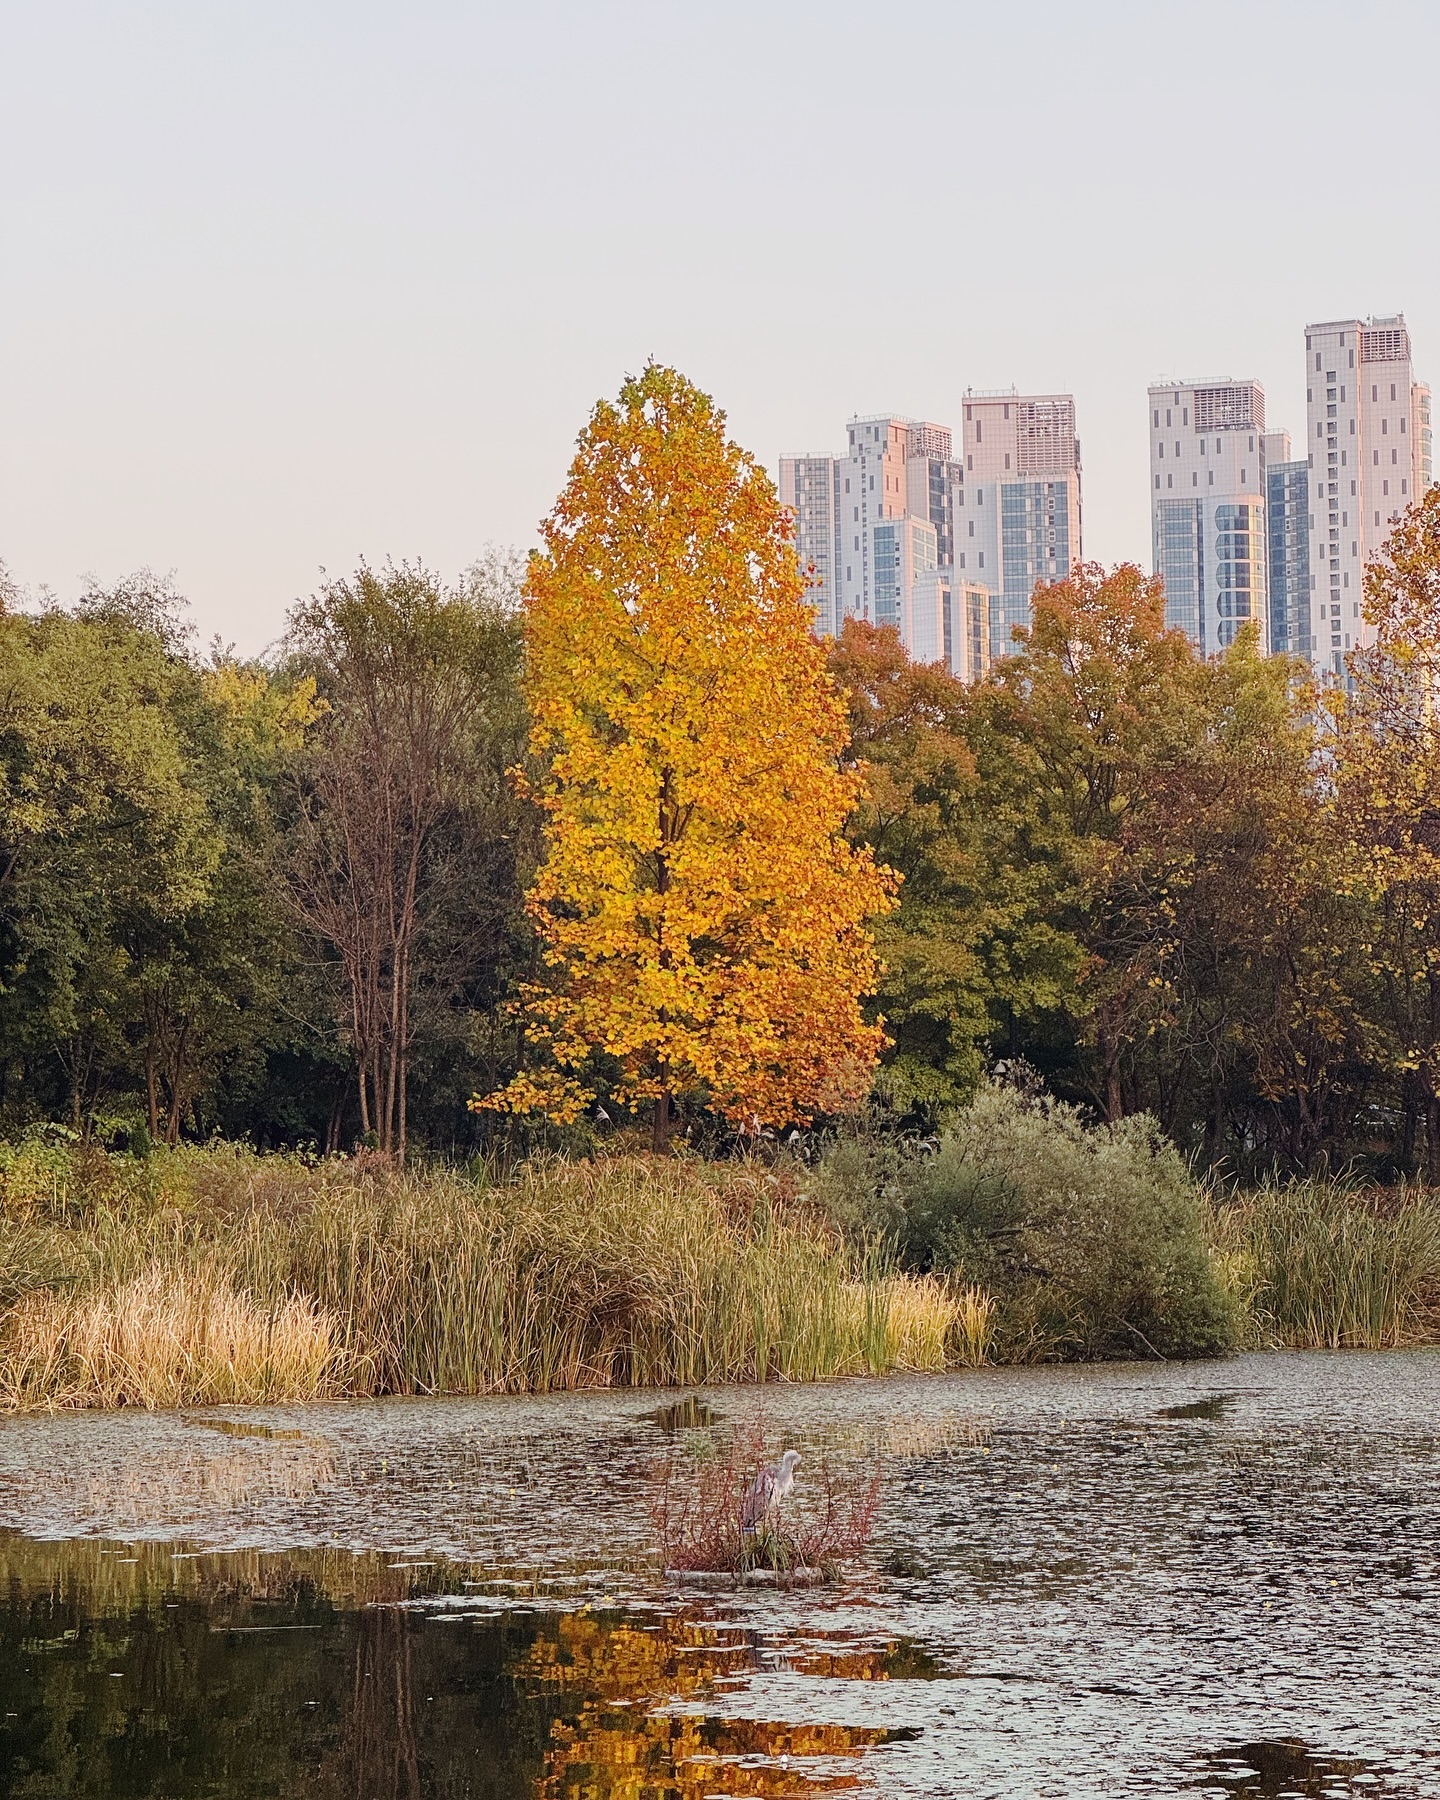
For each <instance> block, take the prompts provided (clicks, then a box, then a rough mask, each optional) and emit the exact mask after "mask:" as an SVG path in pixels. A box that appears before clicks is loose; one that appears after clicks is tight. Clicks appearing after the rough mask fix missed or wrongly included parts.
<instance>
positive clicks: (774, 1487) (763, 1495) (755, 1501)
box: [740, 1450, 800, 1531]
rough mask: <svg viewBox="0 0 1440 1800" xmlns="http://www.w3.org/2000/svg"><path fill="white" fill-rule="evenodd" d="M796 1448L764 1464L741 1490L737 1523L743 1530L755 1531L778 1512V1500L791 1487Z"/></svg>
mask: <svg viewBox="0 0 1440 1800" xmlns="http://www.w3.org/2000/svg"><path fill="white" fill-rule="evenodd" d="M799 1460H800V1452H799V1451H798V1450H787V1451H786V1452H785V1454H784V1455H783V1456H782V1457H781V1458H780V1460H779V1462H777V1463H767V1464H766V1465H765V1467H764V1468H763V1469H762V1470H761V1471H760V1473H759V1474H758V1475H757V1476H756V1477H755V1479H754V1480H753V1481H752V1482H751V1483H750V1486H749V1487H748V1488H747V1489H746V1491H745V1499H744V1502H743V1503H742V1505H741V1507H740V1523H741V1525H742V1526H743V1527H744V1528H745V1530H746V1531H757V1530H758V1529H759V1528H760V1526H762V1525H765V1524H769V1523H772V1522H773V1521H774V1519H775V1517H776V1515H777V1514H778V1513H779V1511H780V1502H781V1501H782V1500H784V1499H787V1498H788V1497H789V1494H790V1491H791V1489H792V1488H793V1487H794V1486H795V1465H796V1463H798V1462H799Z"/></svg>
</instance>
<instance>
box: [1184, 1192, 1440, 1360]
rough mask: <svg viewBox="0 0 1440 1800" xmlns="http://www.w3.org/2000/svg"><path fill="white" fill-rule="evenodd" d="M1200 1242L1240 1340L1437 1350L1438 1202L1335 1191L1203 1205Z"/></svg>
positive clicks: (1431, 1195)
mask: <svg viewBox="0 0 1440 1800" xmlns="http://www.w3.org/2000/svg"><path fill="white" fill-rule="evenodd" d="M1208 1236H1209V1238H1210V1242H1211V1246H1212V1251H1213V1254H1214V1256H1215V1258H1216V1263H1217V1266H1218V1268H1219V1269H1220V1271H1221V1274H1222V1279H1224V1281H1225V1282H1226V1284H1227V1285H1228V1286H1229V1287H1230V1289H1231V1291H1232V1292H1233V1293H1234V1295H1235V1297H1236V1299H1237V1301H1238V1303H1239V1315H1240V1318H1241V1321H1242V1333H1243V1339H1244V1341H1246V1342H1248V1343H1250V1344H1254V1345H1284V1346H1287V1347H1289V1348H1292V1349H1331V1350H1340V1349H1367V1350H1390V1349H1399V1348H1403V1347H1405V1346H1416V1345H1423V1344H1436V1343H1440V1194H1437V1193H1436V1192H1434V1191H1433V1190H1427V1189H1421V1188H1398V1189H1381V1188H1365V1187H1359V1186H1355V1185H1352V1184H1349V1183H1344V1182H1336V1181H1305V1182H1296V1183H1294V1184H1293V1185H1289V1186H1284V1187H1280V1186H1268V1187H1263V1188H1260V1189H1258V1190H1257V1191H1255V1192H1253V1193H1249V1194H1242V1195H1237V1196H1235V1197H1233V1198H1230V1199H1226V1200H1222V1201H1218V1202H1216V1203H1214V1204H1212V1206H1211V1208H1210V1210H1209V1219H1208Z"/></svg>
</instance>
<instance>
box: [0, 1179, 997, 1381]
mask: <svg viewBox="0 0 1440 1800" xmlns="http://www.w3.org/2000/svg"><path fill="white" fill-rule="evenodd" d="M0 1182H3V1190H4V1206H3V1214H0V1311H3V1324H0V1405H3V1406H6V1407H10V1408H26V1407H44V1406H119V1405H133V1404H138V1405H147V1406H172V1405H186V1404H203V1403H207V1402H208V1403H215V1402H224V1401H241V1402H244V1401H264V1400H279V1399H289V1398H312V1397H319V1396H323V1395H378V1394H430V1393H466V1394H474V1393H491V1392H537V1391H538V1392H544V1391H549V1390H553V1389H559V1388H580V1387H603V1386H611V1385H624V1384H636V1385H640V1384H657V1385H659V1384H677V1383H685V1384H689V1383H700V1382H721V1381H750V1380H756V1381H758V1380H770V1379H783V1380H809V1379H815V1378H818V1377H823V1376H830V1375H840V1374H849V1373H862V1372H882V1371H885V1370H889V1369H895V1368H939V1367H943V1366H945V1364H946V1362H947V1361H949V1360H964V1359H966V1358H969V1359H972V1360H973V1359H974V1358H975V1357H976V1356H977V1355H979V1354H983V1349H984V1336H985V1331H986V1318H987V1315H986V1309H985V1307H984V1305H983V1302H977V1301H976V1300H975V1299H974V1297H969V1298H968V1299H967V1297H966V1296H965V1295H963V1294H957V1293H956V1292H955V1291H954V1290H953V1288H952V1287H951V1286H950V1285H948V1284H945V1283H942V1282H939V1281H934V1280H925V1279H920V1278H916V1277H911V1276H904V1275H898V1274H894V1273H891V1272H889V1271H888V1270H887V1269H886V1268H885V1267H884V1266H882V1265H881V1263H880V1262H879V1261H878V1260H877V1259H876V1258H874V1257H873V1256H870V1255H867V1254H865V1253H862V1252H858V1251H856V1250H855V1249H854V1248H853V1247H847V1245H846V1244H845V1242H844V1241H843V1239H842V1238H841V1237H840V1235H839V1234H838V1233H836V1232H835V1231H833V1230H832V1229H831V1228H829V1227H828V1226H827V1225H825V1224H824V1223H823V1222H821V1221H820V1220H819V1219H818V1218H817V1217H816V1216H815V1215H814V1214H813V1213H812V1212H810V1211H807V1210H806V1209H805V1208H803V1207H802V1206H800V1205H799V1204H797V1203H796V1202H795V1200H794V1198H793V1194H792V1193H791V1192H790V1191H789V1189H788V1188H787V1184H786V1182H785V1181H784V1179H783V1178H781V1177H778V1176H776V1175H774V1174H769V1173H766V1172H764V1171H756V1170H753V1169H748V1168H745V1167H735V1166H732V1167H723V1168H713V1167H706V1166H703V1165H700V1164H696V1163H693V1162H687V1161H680V1160H676V1161H672V1162H661V1163H657V1162H653V1161H651V1160H649V1159H645V1158H628V1159H620V1158H617V1159H614V1160H610V1161H600V1162H593V1163H581V1162H575V1163H567V1162H561V1161H555V1162H545V1163H540V1164H536V1165H532V1166H530V1167H528V1168H526V1169H525V1170H523V1171H522V1172H521V1173H520V1174H519V1175H518V1177H516V1178H515V1179H514V1180H513V1181H510V1182H507V1183H504V1184H501V1185H490V1184H487V1183H485V1182H483V1181H476V1180H470V1179H467V1178H465V1177H462V1176H460V1175H457V1174H454V1173H450V1172H444V1171H433V1172H420V1173H414V1174H409V1175H406V1176H403V1177H402V1176H398V1175H396V1174H394V1173H392V1172H390V1171H388V1170H386V1169H384V1168H380V1167H376V1166H373V1165H372V1166H369V1167H367V1166H366V1165H365V1164H364V1163H363V1162H362V1163H354V1162H347V1161H332V1162H327V1163H319V1164H313V1163H307V1162H305V1161H302V1160H300V1159H298V1158H289V1157H278V1156H277V1157H263V1158H262V1157H257V1156H254V1155H252V1154H250V1153H249V1152H246V1151H244V1150H240V1149H234V1148H220V1149H213V1150H181V1151H178V1152H174V1153H170V1154H161V1155H157V1156H155V1157H153V1158H150V1159H148V1160H146V1161H143V1162H139V1161H133V1160H131V1159H129V1158H126V1157H107V1156H104V1155H101V1154H99V1153H78V1154H77V1153H72V1152H70V1151H68V1150H48V1149H44V1148H42V1147H40V1146H29V1147H26V1148H25V1150H23V1151H22V1152H12V1153H10V1155H9V1157H8V1162H7V1163H6V1164H5V1165H4V1166H0Z"/></svg>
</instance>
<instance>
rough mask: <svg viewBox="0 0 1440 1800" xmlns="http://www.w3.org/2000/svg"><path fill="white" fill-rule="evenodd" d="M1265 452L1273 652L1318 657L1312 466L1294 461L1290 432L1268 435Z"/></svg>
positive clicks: (1271, 432) (1303, 459)
mask: <svg viewBox="0 0 1440 1800" xmlns="http://www.w3.org/2000/svg"><path fill="white" fill-rule="evenodd" d="M1262 448H1263V449H1264V451H1265V511H1266V543H1267V544H1268V546H1269V570H1268V574H1269V581H1270V645H1269V647H1270V651H1271V653H1272V655H1275V656H1303V657H1305V658H1307V659H1308V658H1309V657H1311V656H1312V655H1313V654H1314V649H1315V644H1314V638H1313V636H1312V633H1311V629H1310V465H1309V463H1308V462H1307V461H1306V459H1305V458H1304V457H1303V456H1302V457H1299V458H1295V457H1292V455H1291V451H1290V433H1289V432H1288V431H1268V432H1266V434H1265V436H1264V438H1263V439H1262Z"/></svg>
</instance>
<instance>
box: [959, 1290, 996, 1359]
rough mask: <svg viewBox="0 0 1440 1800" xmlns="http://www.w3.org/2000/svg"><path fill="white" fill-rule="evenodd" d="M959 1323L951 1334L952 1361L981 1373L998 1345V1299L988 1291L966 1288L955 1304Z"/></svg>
mask: <svg viewBox="0 0 1440 1800" xmlns="http://www.w3.org/2000/svg"><path fill="white" fill-rule="evenodd" d="M954 1307H955V1322H954V1325H953V1326H952V1328H951V1332H950V1353H951V1356H952V1359H953V1360H954V1361H955V1362H957V1363H959V1364H961V1366H962V1367H964V1368H967V1369H977V1368H979V1366H980V1364H981V1363H983V1362H984V1361H985V1360H986V1358H987V1357H988V1356H989V1354H990V1348H991V1345H992V1344H993V1343H994V1341H995V1298H994V1296H993V1295H992V1294H987V1293H986V1292H985V1290H984V1288H979V1287H967V1288H963V1289H962V1290H961V1291H960V1293H959V1294H958V1295H957V1296H956V1298H955V1301H954Z"/></svg>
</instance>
